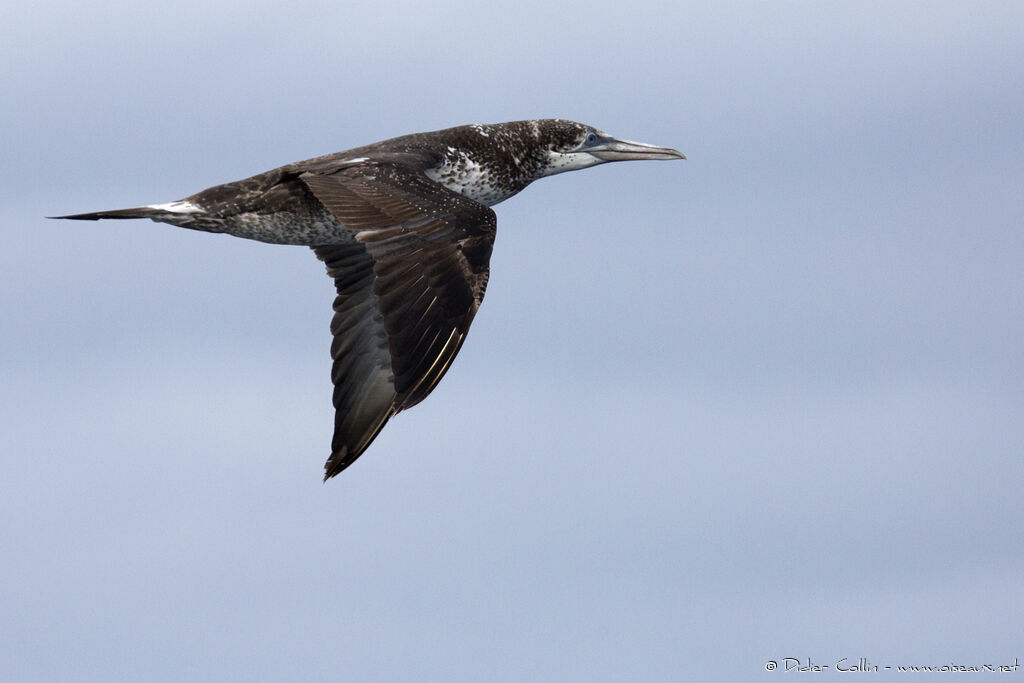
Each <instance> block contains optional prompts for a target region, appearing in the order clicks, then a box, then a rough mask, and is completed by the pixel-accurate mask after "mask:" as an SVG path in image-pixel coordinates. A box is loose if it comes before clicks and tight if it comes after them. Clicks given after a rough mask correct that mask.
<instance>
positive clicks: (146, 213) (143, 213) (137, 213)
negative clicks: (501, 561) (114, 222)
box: [47, 206, 171, 221]
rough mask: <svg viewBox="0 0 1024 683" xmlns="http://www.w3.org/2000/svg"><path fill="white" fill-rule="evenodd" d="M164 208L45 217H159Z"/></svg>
mask: <svg viewBox="0 0 1024 683" xmlns="http://www.w3.org/2000/svg"><path fill="white" fill-rule="evenodd" d="M168 213H171V212H169V211H167V210H166V209H159V208H156V207H153V206H136V207H134V208H131V209H115V210H113V211H97V212H95V213H76V214H72V215H70V216H47V218H67V219H70V220H74V221H98V220H99V219H101V218H160V217H162V216H166V215H167V214H168Z"/></svg>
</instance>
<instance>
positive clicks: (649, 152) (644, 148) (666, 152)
mask: <svg viewBox="0 0 1024 683" xmlns="http://www.w3.org/2000/svg"><path fill="white" fill-rule="evenodd" d="M587 151H588V152H589V153H591V154H593V155H594V156H595V157H597V158H598V159H600V160H601V161H633V160H639V159H685V158H686V157H685V156H683V154H682V153H681V152H678V151H676V150H674V149H672V148H670V147H655V146H654V145H648V144H645V143H643V142H630V141H629V140H619V139H618V138H607V139H606V140H604V141H602V142H600V143H599V144H596V145H594V146H593V147H591V148H589V149H587Z"/></svg>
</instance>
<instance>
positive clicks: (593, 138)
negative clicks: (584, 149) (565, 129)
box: [583, 131, 599, 145]
mask: <svg viewBox="0 0 1024 683" xmlns="http://www.w3.org/2000/svg"><path fill="white" fill-rule="evenodd" d="M598 139H599V138H598V136H597V133H595V132H594V131H590V132H589V133H587V137H586V139H584V141H583V143H584V144H586V145H596V144H597V141H598Z"/></svg>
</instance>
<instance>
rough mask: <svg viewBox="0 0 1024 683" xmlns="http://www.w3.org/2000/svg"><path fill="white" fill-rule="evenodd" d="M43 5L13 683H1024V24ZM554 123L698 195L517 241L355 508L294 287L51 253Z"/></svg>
mask: <svg viewBox="0 0 1024 683" xmlns="http://www.w3.org/2000/svg"><path fill="white" fill-rule="evenodd" d="M30 4H31V3H15V4H14V5H12V6H11V7H8V8H5V10H4V11H3V15H4V20H3V27H2V28H0V34H2V40H0V62H2V63H3V65H4V66H3V68H2V69H0V91H2V92H3V98H2V105H0V141H2V154H3V163H2V164H0V174H2V179H0V180H2V182H0V209H2V216H3V231H2V237H0V240H2V244H0V285H2V286H0V359H2V360H0V370H2V381H0V411H2V412H0V414H2V420H3V423H2V430H0V457H2V467H3V477H2V484H0V546H2V547H3V548H4V558H5V559H4V560H3V562H2V563H0V615H2V616H0V678H3V679H4V680H18V681H58V680H79V681H113V680H133V681H138V680H190V681H224V680H257V679H262V680H352V681H367V680H390V681H398V680H433V681H481V680H499V681H502V680H507V681H540V680H549V681H577V680H578V681H604V680H608V681H626V680H632V681H655V680H657V681H661V680H665V681H675V680H685V679H692V680H705V681H708V680H726V681H728V680H743V681H751V680H766V681H767V680H773V679H779V678H782V677H786V676H787V675H788V676H792V675H795V673H796V672H792V671H791V672H790V673H789V674H787V673H785V669H786V668H787V667H791V666H792V665H793V662H794V660H800V662H801V665H806V664H807V660H808V658H809V659H810V661H811V663H812V664H814V665H818V666H823V667H828V668H827V669H825V670H824V671H823V672H822V673H820V674H819V675H818V678H816V679H815V680H827V679H831V678H833V677H835V673H836V666H837V665H838V666H841V667H849V666H856V665H859V661H860V658H861V657H864V658H867V660H868V661H867V663H868V665H869V666H875V665H877V666H879V667H880V671H879V674H878V675H877V676H876V677H875V678H873V679H872V680H887V679H891V680H903V679H904V678H905V677H906V676H908V675H909V674H900V673H898V672H896V667H898V666H914V665H918V666H934V667H941V666H948V665H954V666H974V667H982V666H984V665H986V664H987V665H992V666H999V665H1006V664H1009V665H1012V664H1013V662H1014V658H1017V659H1018V660H1019V661H1021V662H1024V647H1022V643H1024V639H1022V631H1021V614H1022V613H1024V584H1022V582H1021V576H1022V573H1024V545H1022V532H1021V529H1024V503H1022V495H1021V487H1022V485H1024V458H1022V455H1024V419H1022V415H1024V366H1022V360H1021V359H1022V353H1021V351H1022V349H1021V339H1022V337H1024V269H1022V267H1021V263H1022V261H1024V231H1022V229H1021V228H1022V225H1024V192H1022V190H1024V125H1022V121H1024V9H1022V8H1024V5H1021V4H1020V3H1017V2H1005V3H996V2H988V3H985V2H979V3H958V2H919V3H910V2H877V3H872V2H849V3H813V2H807V3H802V2H785V3H714V7H713V8H711V3H708V4H707V5H689V4H687V3H663V2H655V1H654V0H636V1H633V2H628V3H623V2H618V3H607V2H588V3H564V4H557V3H549V2H530V1H526V2H519V3H513V4H508V3H506V4H501V5H498V6H495V7H491V6H489V5H488V4H487V3H477V2H474V3H469V2H465V3H461V2H459V3H447V4H444V5H443V6H441V7H437V6H434V5H432V4H430V3H412V2H387V1H385V2H374V3H327V2H323V3H310V4H308V5H306V6H302V7H301V8H300V7H299V6H295V5H289V4H287V3H270V2H256V3H251V4H241V3H237V2H233V1H229V2H213V3H211V2H196V1H195V0H184V1H178V2H175V3H166V5H160V4H155V3H128V2H104V1H102V0H101V1H99V2H90V3H71V2H49V3H47V2H44V3H43V4H42V5H34V6H31V7H30V6H29V5H30ZM533 117H565V118H571V119H576V120H580V121H584V122H587V123H590V124H592V125H595V126H597V127H600V128H602V129H604V130H606V131H608V132H609V133H612V134H615V135H618V136H620V137H625V138H628V139H634V140H642V141H645V142H650V143H655V144H660V145H668V146H672V147H676V148H678V149H680V150H682V151H683V152H685V153H686V154H687V156H688V157H689V160H688V161H685V162H674V163H671V164H669V163H632V164H613V165H609V166H605V167H601V168H597V169H593V170H588V171H584V172H580V173H573V174H567V175H562V176H558V177H556V178H552V179H548V180H543V181H541V182H539V183H537V184H536V185H534V186H532V187H530V188H529V189H527V190H526V191H525V192H523V193H522V194H521V195H519V196H517V197H515V198H513V199H512V200H510V201H508V202H506V203H505V204H502V205H500V206H499V207H497V213H498V217H499V225H498V241H497V244H496V247H495V251H494V257H493V260H492V264H491V266H492V276H491V283H490V286H489V289H488V292H487V300H486V301H485V303H484V306H483V308H482V309H481V312H480V314H479V316H478V317H477V319H476V321H475V323H474V326H473V330H472V333H471V334H470V336H469V339H468V341H467V343H466V345H465V347H464V348H463V351H462V353H461V354H460V356H459V358H458V359H457V361H456V362H455V364H454V366H453V368H452V370H451V372H449V374H448V375H447V377H446V378H445V380H444V382H442V384H441V385H440V387H439V388H438V389H437V390H436V391H435V392H434V394H433V395H432V396H431V397H430V398H429V399H428V400H427V401H426V402H424V403H423V404H422V405H420V406H418V407H416V408H415V409H414V410H411V411H409V412H407V413H403V414H401V415H400V416H399V417H397V418H396V419H394V420H392V422H391V423H390V424H389V425H388V427H387V428H386V429H385V430H384V432H383V433H382V435H381V436H380V438H378V440H377V441H376V442H375V443H374V444H373V446H372V447H371V448H370V450H369V451H368V452H367V453H366V455H364V456H363V457H362V458H361V459H360V460H359V461H358V462H357V463H356V464H355V465H354V466H353V467H352V468H350V469H349V470H347V471H346V472H345V473H344V474H343V475H342V476H340V477H338V478H336V479H334V480H331V481H330V482H329V483H327V484H322V483H321V481H320V476H321V471H322V470H321V467H322V464H323V461H324V460H325V459H326V457H327V455H328V450H329V444H330V438H331V430H332V427H333V416H332V408H331V402H330V396H331V387H330V379H329V367H330V358H329V353H328V350H329V345H330V339H329V332H328V324H329V321H330V317H331V302H332V301H333V298H334V289H333V285H332V283H331V282H330V281H329V280H328V279H327V277H326V276H325V274H324V269H323V266H322V264H321V263H319V262H318V261H317V260H316V259H315V258H314V256H313V254H312V253H311V252H309V251H308V250H307V249H304V248H300V247H280V246H270V245H264V244H259V243H256V242H249V241H245V240H240V239H236V238H232V237H227V236H222V235H208V234H203V233H196V232H190V231H187V230H182V229H179V228H173V227H170V226H165V225H158V224H155V223H151V222H142V221H126V222H104V223H71V222H59V221H47V220H45V219H44V218H43V216H47V215H58V214H65V213H75V212H84V211H95V210H101V209H113V208H121V207H125V206H135V205H138V204H146V203H154V202H166V201H170V200H173V199H177V198H179V197H182V196H185V195H188V194H191V193H192V192H195V191H197V190H200V189H203V188H205V187H208V186H210V185H214V184H218V183H221V182H226V181H230V180H235V179H237V178H241V177H244V176H248V175H251V174H253V173H257V172H260V171H263V170H266V169H269V168H273V167H275V166H279V165H281V164H283V163H287V162H290V161H295V160H298V159H303V158H307V157H311V156H316V155H319V154H324V153H328V152H333V151H337V150H341V149H346V148H348V147H353V146H357V145H361V144H366V143H369V142H372V141H375V140H380V139H383V138H387V137H392V136H394V135H400V134H403V133H409V132H416V131H422V130H432V129H436V128H443V127H447V126H451V125H458V124H462V123H471V122H497V121H505V120H512V119H520V118H533ZM786 658H792V659H790V660H787V659H786ZM844 658H845V662H844V661H841V660H843V659H844ZM770 662H775V663H777V665H778V669H777V670H776V671H774V672H772V671H767V670H766V668H770V667H771V666H772V665H771V664H770ZM886 666H889V667H892V669H890V670H889V671H888V672H886V670H885V669H884V667H886ZM1020 676H1024V668H1021V669H1018V670H1017V672H1016V673H1015V674H1014V677H1015V678H1014V680H1015V679H1016V677H1020Z"/></svg>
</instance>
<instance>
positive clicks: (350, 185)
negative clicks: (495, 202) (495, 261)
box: [300, 163, 496, 478]
mask: <svg viewBox="0 0 1024 683" xmlns="http://www.w3.org/2000/svg"><path fill="white" fill-rule="evenodd" d="M300 179H301V180H302V182H304V183H305V184H306V186H307V187H309V189H310V191H312V192H313V194H314V195H315V196H316V198H317V199H318V200H320V201H321V202H322V203H323V204H324V206H326V207H327V209H328V210H329V211H330V212H331V213H332V214H333V215H334V216H335V217H336V218H337V219H338V220H339V221H341V222H342V223H343V224H344V225H345V226H346V227H347V228H349V229H350V230H352V231H353V233H354V238H355V239H354V241H353V242H352V243H348V244H340V245H324V246H316V247H314V248H313V249H314V251H315V252H316V254H317V256H318V257H319V258H320V259H321V260H323V261H324V262H325V263H326V264H327V270H328V274H329V275H330V276H331V277H333V278H334V279H335V285H336V287H337V290H338V296H337V299H336V300H335V302H334V310H335V315H334V320H333V322H332V323H331V331H332V333H333V334H334V343H333V345H332V350H331V353H332V356H333V358H334V371H333V373H332V377H333V380H334V385H335V390H334V406H335V410H336V413H335V432H334V441H333V443H332V454H331V457H330V459H329V460H328V461H327V465H326V477H332V476H334V475H335V474H338V473H339V472H341V471H342V470H343V469H344V468H345V467H347V466H348V465H350V464H351V463H352V462H353V461H354V460H355V459H356V458H358V457H359V455H360V454H362V452H363V451H364V450H365V449H366V447H367V446H369V444H370V442H371V441H372V440H373V438H374V437H375V436H376V435H377V433H379V432H380V430H381V428H382V427H383V426H384V424H385V423H386V422H387V420H388V419H389V418H390V417H391V416H392V415H394V414H395V413H397V412H399V411H401V410H404V409H406V408H409V407H411V406H414V405H416V404H417V403H419V402H420V401H422V400H423V399H424V398H426V397H427V395H428V394H429V393H430V392H431V391H432V390H433V388H434V387H435V386H437V383H438V382H439V381H440V380H441V378H442V377H443V376H444V374H445V372H446V371H447V370H448V367H449V366H450V365H451V362H452V360H454V358H455V355H456V354H457V353H458V352H459V349H460V348H461V347H462V343H463V341H464V340H465V337H466V333H467V332H468V331H469V325H470V323H471V322H472V320H473V316H474V315H475V314H476V311H477V309H478V308H479V307H480V302H481V301H482V300H483V296H484V290H485V289H486V287H487V278H488V272H489V271H488V263H489V261H490V255H491V248H492V246H493V244H494V235H495V229H496V219H495V215H494V212H493V211H491V210H490V209H489V208H487V207H486V206H484V205H482V204H479V203H477V202H474V201H472V200H469V199H466V198H465V197H462V196H461V195H458V194H456V193H454V192H451V191H449V190H447V189H446V188H444V187H443V186H441V185H439V184H437V183H434V182H433V181H431V180H430V179H429V178H427V177H425V176H423V175H422V174H420V173H417V172H414V171H411V170H408V169H405V168H402V167H399V166H394V165H390V164H373V163H371V164H364V165H360V166H356V167H348V168H344V169H342V170H339V171H338V172H335V173H329V174H316V173H305V174H303V175H301V176H300ZM326 477H325V478H326Z"/></svg>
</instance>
